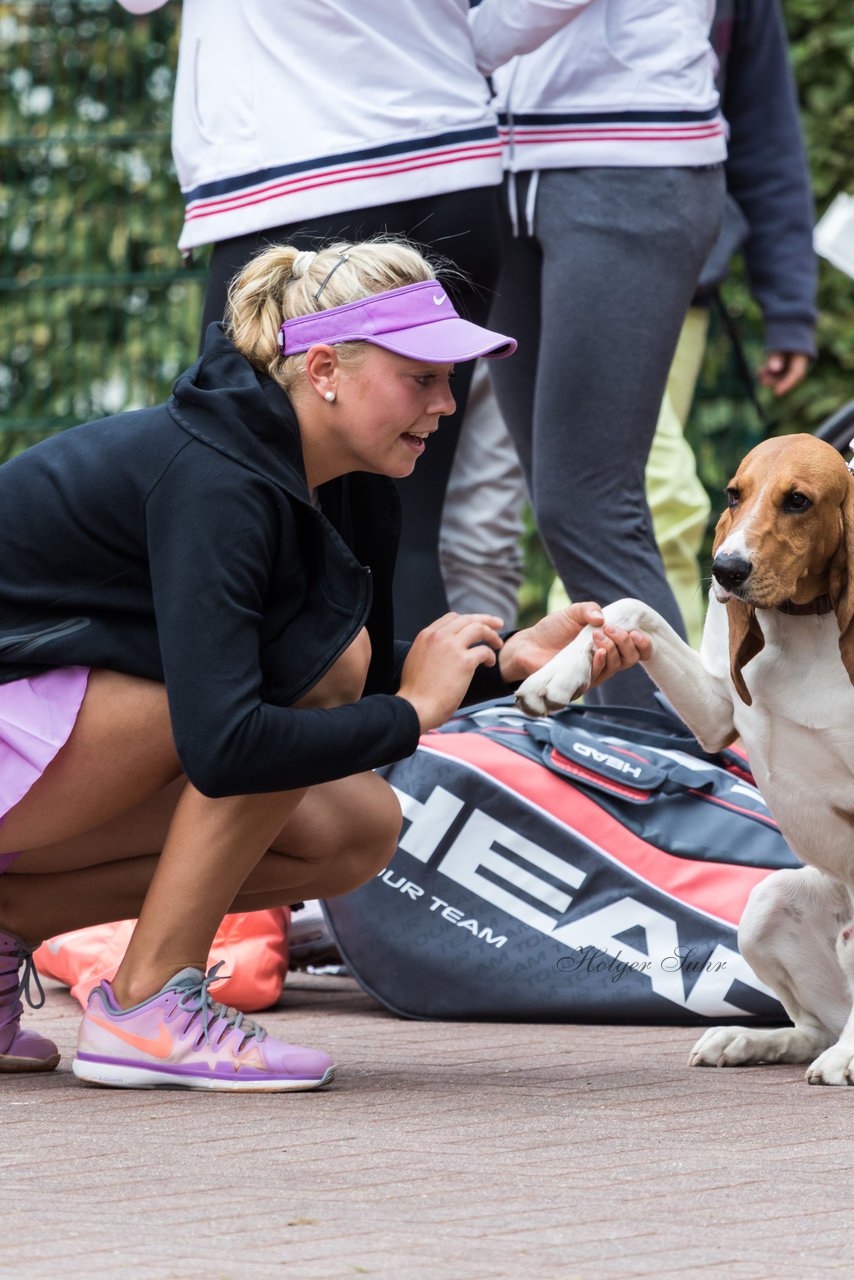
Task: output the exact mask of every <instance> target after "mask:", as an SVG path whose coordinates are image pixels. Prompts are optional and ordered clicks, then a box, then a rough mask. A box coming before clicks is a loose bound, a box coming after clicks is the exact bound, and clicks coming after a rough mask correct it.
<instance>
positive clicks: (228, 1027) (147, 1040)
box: [72, 963, 334, 1093]
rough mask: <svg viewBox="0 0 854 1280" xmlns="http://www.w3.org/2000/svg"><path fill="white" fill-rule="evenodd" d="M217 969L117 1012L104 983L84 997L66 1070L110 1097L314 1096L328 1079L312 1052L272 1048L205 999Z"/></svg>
mask: <svg viewBox="0 0 854 1280" xmlns="http://www.w3.org/2000/svg"><path fill="white" fill-rule="evenodd" d="M221 967H222V963H220V964H218V965H215V966H214V967H213V968H212V969H211V970H210V971H209V972H208V974H207V976H205V974H203V973H202V971H201V970H200V969H182V970H181V972H180V973H177V974H176V975H175V977H174V978H172V979H171V981H169V982H167V983H166V985H165V987H163V989H162V990H161V991H158V993H157V995H154V996H152V997H151V998H150V999H149V1000H144V1001H143V1002H142V1003H141V1004H137V1005H133V1006H132V1007H131V1008H130V1009H120V1008H119V1007H118V1005H117V1004H116V1001H115V997H114V995H113V991H112V988H111V986H110V984H109V982H107V981H106V980H104V981H103V982H101V984H100V985H99V986H97V987H96V988H95V989H94V991H93V992H92V993H91V995H90V996H89V1003H88V1005H87V1007H86V1012H85V1014H84V1015H83V1021H82V1023H81V1024H80V1034H79V1036H78V1038H77V1056H76V1057H75V1059H74V1062H73V1063H72V1070H73V1072H74V1074H75V1075H76V1076H77V1077H78V1079H80V1080H85V1081H86V1082H87V1083H88V1084H102V1085H112V1086H113V1087H115V1088H118V1089H156V1088H172V1089H174V1088H182V1089H219V1090H227V1091H229V1092H242V1093H250V1092H251V1093H254V1092H259V1091H263V1092H281V1091H284V1090H296V1089H319V1088H320V1087H321V1086H322V1085H325V1084H328V1083H329V1081H330V1080H331V1079H332V1076H333V1074H334V1066H333V1062H332V1059H331V1058H330V1057H329V1055H328V1054H326V1053H321V1052H320V1051H319V1050H316V1049H304V1048H302V1047H301V1046H300V1045H297V1044H285V1043H284V1042H283V1041H281V1040H274V1039H273V1037H272V1036H269V1035H268V1034H267V1032H266V1031H265V1030H264V1028H263V1027H259V1026H258V1024H257V1023H256V1022H252V1021H251V1020H250V1019H249V1018H247V1017H246V1016H245V1015H244V1014H242V1013H238V1012H237V1010H236V1009H231V1008H228V1007H226V1006H225V1005H222V1004H218V1003H217V1002H216V1001H215V1000H213V999H211V996H210V993H209V991H208V988H209V986H210V985H211V983H212V982H216V980H217V977H218V976H219V974H218V970H219V969H220V968H221Z"/></svg>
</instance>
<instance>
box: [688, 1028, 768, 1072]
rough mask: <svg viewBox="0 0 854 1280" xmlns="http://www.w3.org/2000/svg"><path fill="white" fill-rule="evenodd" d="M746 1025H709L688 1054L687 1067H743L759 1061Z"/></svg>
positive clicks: (751, 1033) (751, 1034)
mask: <svg viewBox="0 0 854 1280" xmlns="http://www.w3.org/2000/svg"><path fill="white" fill-rule="evenodd" d="M753 1035H754V1033H753V1032H752V1031H749V1030H748V1028H747V1027H709V1028H708V1029H707V1030H706V1031H704V1032H703V1034H702V1035H701V1036H700V1039H699V1040H698V1041H697V1043H696V1044H695V1045H694V1048H693V1049H692V1050H691V1052H690V1054H689V1055H688V1066H689V1067H743V1066H745V1065H746V1064H747V1063H750V1062H759V1061H760V1059H759V1058H758V1057H755V1056H754V1054H755V1046H754V1044H753V1043H752V1039H753Z"/></svg>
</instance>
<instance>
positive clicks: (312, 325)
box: [279, 280, 516, 364]
mask: <svg viewBox="0 0 854 1280" xmlns="http://www.w3.org/2000/svg"><path fill="white" fill-rule="evenodd" d="M318 342H327V343H329V344H330V345H331V344H333V343H336V342H372V343H373V344H374V346H377V347H385V349H386V351H393V352H394V353H395V355H398V356H407V357H408V358H409V359H410V360H424V361H425V362H427V363H433V364H456V363H457V362H458V361H460V360H474V359H475V358H476V357H477V356H493V357H495V358H496V359H500V358H502V357H503V356H512V354H513V352H514V351H515V350H516V340H515V339H514V338H507V337H505V336H504V334H502V333H493V332H492V330H491V329H484V328H482V327H481V326H480V325H479V324H471V323H470V322H469V321H468V320H463V319H462V318H461V317H460V316H458V315H457V313H456V311H455V310H454V306H453V303H452V302H451V299H450V298H449V297H448V295H447V293H446V292H445V290H444V288H443V287H442V285H440V284H439V283H438V282H437V281H436V280H421V281H419V282H418V284H407V285H404V286H403V288H402V289H389V290H388V291H387V292H386V293H372V294H370V295H369V296H368V297H367V298H359V300H358V301H357V302H348V303H346V304H345V305H344V306H343V307H328V308H327V310H326V311H315V312H312V313H311V315H307V316H297V317H296V318H295V319H293V320H286V321H285V323H284V324H283V325H282V327H281V329H280V330H279V347H280V348H281V351H282V355H285V356H295V355H299V353H300V352H302V351H308V349H309V347H313V346H314V345H315V344H316V343H318Z"/></svg>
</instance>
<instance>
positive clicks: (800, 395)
mask: <svg viewBox="0 0 854 1280" xmlns="http://www.w3.org/2000/svg"><path fill="white" fill-rule="evenodd" d="M784 8H785V14H786V21H787V25H788V29H789V34H790V38H791V52H792V62H793V66H794V69H795V75H796V78H797V83H798V91H799V96H800V101H801V106H802V112H803V124H804V132H805V136H806V140H807V147H808V151H809V157H810V164H811V169H812V174H813V181H814V187H815V196H816V204H817V208H818V211H819V212H821V211H822V210H823V209H824V208H825V207H826V205H827V204H828V203H829V201H830V200H831V199H832V198H833V196H834V195H836V193H837V192H839V191H846V190H847V191H851V192H854V7H852V6H848V5H841V4H839V3H838V0H784ZM179 16H180V7H179V5H178V3H177V0H173V3H172V4H170V5H168V6H166V8H165V9H162V10H159V11H157V12H155V13H154V14H151V15H149V16H147V17H144V18H137V19H135V18H133V17H132V16H131V15H129V14H127V13H126V12H125V11H124V10H123V9H122V8H121V7H120V6H119V5H118V4H117V3H114V0H53V2H52V3H36V2H35V0H18V2H17V3H14V4H9V3H2V2H0V138H2V139H4V141H3V143H2V147H0V214H2V217H3V222H4V226H5V228H6V235H5V237H4V238H3V242H2V246H0V460H2V458H4V457H7V456H10V455H11V454H12V453H13V452H15V451H17V450H19V449H21V448H23V447H25V446H26V445H27V444H29V443H32V442H33V441H34V440H35V439H37V438H39V437H40V436H41V435H44V434H46V433H48V432H50V431H54V430H57V429H60V428H62V427H64V426H67V425H70V424H71V423H74V422H79V421H83V420H85V419H87V418H91V417H96V416H99V415H102V414H106V413H114V412H117V411H119V410H121V409H125V408H130V407H136V406H139V405H142V404H145V403H154V402H156V401H157V400H159V399H162V398H164V397H165V396H166V394H167V393H168V390H169V387H170V385H171V382H172V380H173V379H174V377H175V375H176V374H177V373H178V372H179V371H180V370H181V369H182V368H183V367H185V366H186V365H187V364H189V363H191V361H192V359H193V358H194V355H195V351H196V344H197V337H198V324H199V314H200V305H201V298H202V292H203V283H204V265H205V264H204V255H201V257H200V258H199V259H198V260H197V261H196V262H195V263H193V264H191V265H190V266H189V269H188V268H187V266H185V265H184V264H182V262H181V260H180V257H179V255H178V253H177V250H176V249H175V242H176V240H177V238H178V233H179V230H180V225H181V201H180V193H179V191H178V186H177V182H176V179H175V174H174V170H173V167H172V161H171V156H170V151H169V132H170V115H171V102H172V92H173V86H174V69H175V64H176V58H177V36H178V19H179ZM725 296H726V303H727V307H728V310H729V311H730V313H731V315H732V316H734V317H735V319H736V320H737V323H738V325H739V328H740V332H741V334H742V338H743V341H744V345H745V348H746V350H747V354H748V357H749V359H750V360H751V362H752V363H753V364H756V363H758V362H759V359H760V356H761V351H762V339H761V325H760V322H759V316H758V314H757V312H756V309H755V307H754V305H753V303H752V302H751V300H750V298H749V295H748V293H747V290H746V288H745V286H744V282H743V278H742V276H741V274H740V272H739V270H738V268H736V271H735V272H734V275H733V277H732V279H731V280H730V281H729V282H728V283H727V286H726V289H725ZM819 306H820V321H819V335H818V338H819V351H820V354H819V358H818V360H817V362H816V364H815V366H814V368H813V370H812V371H811V373H810V375H809V377H808V379H807V380H806V382H805V383H804V384H803V385H802V386H801V387H799V388H797V389H796V390H795V391H794V392H793V393H792V394H791V395H790V396H789V397H787V398H786V399H785V400H784V401H782V402H781V403H773V404H772V403H771V401H770V400H769V399H768V398H767V397H766V404H767V405H768V412H769V416H770V417H771V418H772V419H773V430H775V431H777V430H779V431H790V430H795V429H797V430H804V429H807V430H809V429H813V428H814V427H816V426H817V425H818V424H819V423H820V422H821V421H822V420H823V419H824V418H825V417H827V416H828V415H829V414H830V413H832V412H833V411H834V410H835V409H837V408H838V407H839V406H840V405H841V404H842V403H844V402H845V401H847V400H849V399H851V398H852V397H854V324H852V319H854V315H852V313H854V282H852V280H850V279H849V278H848V277H847V276H845V275H843V274H842V273H841V272H839V271H837V270H835V269H834V268H833V267H831V266H829V265H828V264H827V263H822V264H821V268H820V295H819ZM763 395H764V393H763ZM765 430H766V428H765V427H763V425H762V424H761V423H760V422H759V421H758V418H757V415H756V412H755V410H754V409H753V407H752V406H751V404H750V402H749V401H748V400H747V399H746V397H745V395H744V391H743V388H742V387H741V385H740V383H739V381H738V378H737V376H736V373H735V368H734V364H733V360H732V352H731V348H730V343H729V340H728V339H727V337H726V335H725V334H724V333H722V332H721V331H720V327H719V326H717V327H716V328H715V329H713V332H712V337H711V341H710V343H709V349H708V355H707V360H706V364H705V367H704V370H703V374H702V377H701V382H700V386H699V390H698V397H697V402H696V404H695V408H694V412H693V415H692V420H691V423H690V427H689V436H690V438H691V441H692V443H693V445H694V447H695V449H696V451H697V454H698V459H699V464H700V471H701V475H702V477H703V480H704V483H705V484H706V486H707V488H708V489H709V491H710V493H712V495H713V498H712V501H713V507H714V508H715V509H716V508H717V507H718V506H719V501H720V499H719V495H720V491H721V489H722V486H723V484H724V482H725V480H726V478H727V476H728V475H729V473H730V472H731V470H732V468H733V465H734V463H735V462H736V461H737V459H738V458H739V456H740V455H741V454H742V453H743V452H744V451H745V449H746V448H749V447H750V446H751V445H752V444H753V443H755V441H756V440H757V439H759V438H761V436H762V434H764V432H765ZM526 554H527V562H528V568H527V582H526V586H525V591H524V596H523V609H524V613H525V616H527V617H530V616H532V615H534V614H537V613H539V612H540V611H541V610H542V608H543V607H544V600H545V595H546V592H547V589H548V584H549V582H550V579H551V570H550V567H549V566H548V563H547V561H546V559H545V556H544V554H543V553H542V550H541V549H540V547H539V543H538V540H537V538H536V535H535V534H534V532H533V530H531V531H530V532H529V534H528V536H527V537H526Z"/></svg>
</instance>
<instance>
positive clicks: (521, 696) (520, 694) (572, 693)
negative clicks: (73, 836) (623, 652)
mask: <svg viewBox="0 0 854 1280" xmlns="http://www.w3.org/2000/svg"><path fill="white" fill-rule="evenodd" d="M588 632H589V628H588ZM595 652H596V645H595V643H594V641H593V639H592V634H588V635H586V636H585V634H584V633H583V632H582V634H581V635H579V636H577V637H576V639H575V640H573V642H572V644H568V645H567V646H566V648H565V649H562V650H561V651H560V653H559V654H557V655H556V656H555V657H554V658H552V660H551V662H547V663H546V665H545V666H544V667H541V668H540V670H539V671H535V672H534V674H533V675H530V676H528V678H527V680H524V681H523V682H522V684H520V686H519V688H518V689H517V690H516V703H517V705H518V706H519V707H520V708H521V709H522V711H524V712H525V714H526V715H529V716H547V715H550V714H551V712H552V711H560V710H562V708H563V707H566V706H568V705H569V703H570V702H572V701H573V699H574V698H580V697H581V695H582V693H584V691H585V690H586V689H588V688H589V686H590V679H591V675H592V663H593V655H594V653H595Z"/></svg>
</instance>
